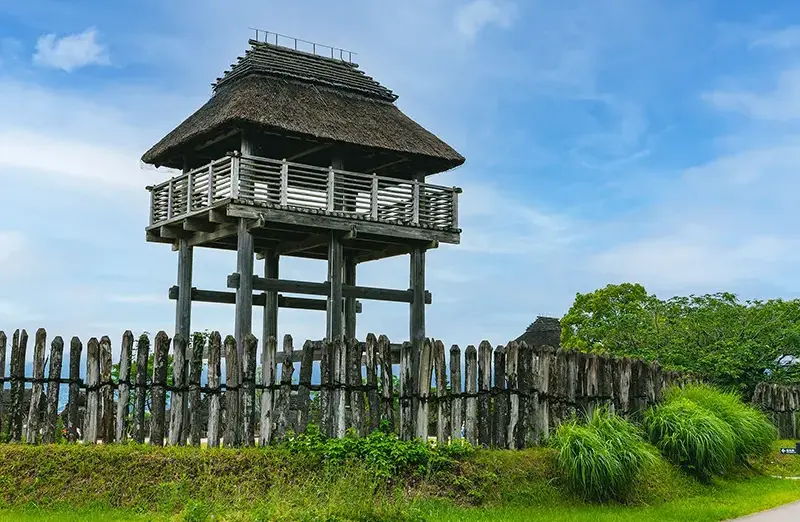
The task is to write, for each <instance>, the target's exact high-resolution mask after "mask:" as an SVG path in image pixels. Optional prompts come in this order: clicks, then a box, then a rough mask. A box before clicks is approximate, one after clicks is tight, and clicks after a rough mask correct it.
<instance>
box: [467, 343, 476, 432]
mask: <svg viewBox="0 0 800 522" xmlns="http://www.w3.org/2000/svg"><path fill="white" fill-rule="evenodd" d="M464 373H465V377H466V379H465V386H464V391H465V393H466V394H467V399H466V408H465V412H464V438H465V439H467V442H469V443H470V444H473V445H474V444H477V443H478V399H477V393H478V351H477V350H476V349H475V347H474V346H472V345H469V346H467V349H466V350H465V351H464Z"/></svg>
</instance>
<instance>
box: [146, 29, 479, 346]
mask: <svg viewBox="0 0 800 522" xmlns="http://www.w3.org/2000/svg"><path fill="white" fill-rule="evenodd" d="M262 36H263V38H261V37H262ZM279 38H283V41H280V40H279ZM287 40H288V44H287V43H285V42H286V41H287ZM249 45H250V48H249V49H248V50H247V51H246V53H245V55H244V56H243V57H239V58H238V61H237V62H236V63H235V64H233V65H232V66H231V67H230V69H229V70H227V71H225V73H224V74H223V76H222V77H221V78H217V81H216V82H215V83H214V84H213V95H212V96H211V98H210V99H209V101H208V102H207V103H206V104H205V105H203V106H202V107H200V109H198V110H197V111H196V112H195V113H194V114H192V115H191V116H189V117H188V118H187V119H186V120H185V121H184V122H183V123H181V124H180V125H178V127H176V128H175V129H174V130H173V131H172V132H170V133H169V134H167V135H166V136H165V137H164V138H163V139H161V141H159V142H158V143H156V144H155V145H154V146H153V147H152V148H151V149H150V150H148V151H147V152H146V153H145V154H144V156H142V161H144V162H145V163H148V164H151V165H155V166H166V167H171V168H174V169H180V170H181V171H182V173H181V174H179V175H176V176H174V177H172V178H171V179H169V180H167V181H164V182H163V183H160V184H158V185H155V186H151V187H148V190H149V191H150V198H151V199H150V223H149V225H148V226H147V228H146V235H147V240H148V241H154V242H160V243H169V244H171V245H173V250H176V251H177V252H178V284H177V285H176V286H174V287H173V288H172V289H170V297H171V298H172V299H176V300H177V306H176V309H177V312H176V319H175V332H176V334H182V335H184V336H186V338H188V336H189V334H190V321H191V302H192V301H205V302H218V303H231V304H235V306H236V311H235V329H234V332H235V337H236V340H237V343H238V345H239V347H240V349H241V347H242V340H243V339H244V336H245V335H247V334H248V333H251V332H252V324H251V323H252V310H253V306H254V305H256V306H263V307H264V326H263V337H262V339H267V338H268V337H269V336H277V335H278V309H279V308H281V307H284V308H301V309H311V310H325V311H326V316H327V328H326V336H327V338H328V339H333V338H334V337H335V336H339V335H345V336H347V337H349V338H353V337H355V332H356V312H357V311H359V310H360V305H361V303H360V301H357V300H359V299H365V300H369V299H375V300H383V301H397V302H405V303H409V305H410V330H409V339H410V341H411V342H412V343H413V344H417V343H419V342H421V341H422V340H423V339H424V337H425V304H426V303H430V299H431V297H430V294H429V293H428V292H426V290H425V253H426V251H427V250H429V249H431V248H435V247H436V246H438V244H439V243H440V242H442V243H454V244H455V243H459V240H460V234H461V230H460V229H459V227H458V194H459V193H460V192H461V190H460V189H458V188H456V187H444V186H438V185H433V184H429V183H427V182H426V178H427V176H431V175H433V174H436V173H439V172H442V171H445V170H448V169H451V168H453V167H456V166H458V165H461V164H462V163H463V162H464V158H463V157H462V156H461V155H460V154H459V153H457V152H456V151H455V150H453V149H452V148H451V147H450V146H448V145H447V144H446V143H444V142H443V141H441V140H440V139H439V138H437V137H436V136H435V135H433V134H432V133H431V132H429V131H427V130H426V129H424V128H423V127H422V126H420V125H419V124H417V123H416V122H414V121H413V120H412V119H410V118H409V117H408V116H406V115H405V114H403V113H402V112H401V111H400V110H399V109H398V108H397V106H396V105H395V104H394V102H395V100H396V99H397V96H396V95H395V94H394V93H392V91H390V90H389V89H387V88H386V87H383V86H382V85H380V84H379V83H378V82H377V81H375V80H373V79H372V78H371V77H369V76H367V75H366V74H364V72H363V71H361V70H360V69H359V67H358V65H357V64H355V63H353V60H352V57H353V54H354V53H351V52H350V51H346V50H344V49H338V48H333V47H328V46H323V45H320V44H316V43H312V42H307V41H303V40H298V39H294V38H288V37H283V35H277V34H275V33H269V32H264V31H256V38H255V39H251V40H250V41H249ZM195 247H206V248H218V249H228V250H235V251H236V252H237V264H236V271H235V272H234V273H233V274H231V275H230V276H228V278H227V287H228V288H229V289H231V290H232V291H222V292H221V291H209V290H198V289H196V288H193V287H192V258H193V249H194V248H195ZM398 255H410V259H411V263H410V285H409V288H408V289H385V288H372V287H365V286H358V285H357V284H356V272H357V270H356V269H357V266H358V265H359V264H360V263H364V262H367V261H374V260H379V259H384V258H388V257H392V256H398ZM283 256H296V257H305V258H312V259H323V260H327V262H328V277H327V280H326V281H324V282H310V281H292V280H286V279H281V278H280V277H279V272H280V270H279V261H280V258H281V257H283ZM255 257H258V258H259V259H263V261H264V268H263V274H264V275H263V277H262V276H257V275H255V274H254V258H255ZM254 291H257V292H259V293H257V294H254ZM284 294H305V295H316V296H324V299H320V298H298V297H291V296H287V295H284Z"/></svg>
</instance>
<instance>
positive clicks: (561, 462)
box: [551, 408, 655, 501]
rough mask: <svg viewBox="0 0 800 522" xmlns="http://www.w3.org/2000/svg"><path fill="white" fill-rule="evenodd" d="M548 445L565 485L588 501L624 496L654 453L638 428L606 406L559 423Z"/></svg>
mask: <svg viewBox="0 0 800 522" xmlns="http://www.w3.org/2000/svg"><path fill="white" fill-rule="evenodd" d="M551 444H552V445H553V447H554V448H555V449H556V450H557V451H558V454H557V456H556V467H557V469H558V470H559V471H560V472H561V475H562V477H563V478H564V480H565V482H566V483H567V485H568V486H569V487H570V489H572V490H573V491H574V492H576V493H578V494H579V495H581V496H582V497H583V498H584V499H587V500H597V501H603V500H609V499H624V498H625V497H626V496H627V495H628V493H629V492H630V490H631V487H632V486H633V484H634V482H635V481H636V479H637V477H638V476H639V474H640V473H641V472H642V471H643V470H644V469H645V468H646V467H647V466H649V465H651V464H652V463H654V462H655V452H654V451H653V449H652V448H651V447H650V446H649V445H648V444H647V443H646V442H645V441H644V440H643V439H642V434H641V433H640V432H639V430H638V428H637V427H636V426H634V425H633V424H631V423H630V422H628V421H626V420H625V419H623V418H622V417H620V416H618V415H616V414H614V413H610V412H609V411H608V410H607V409H605V408H600V409H597V410H595V411H594V412H593V413H592V414H591V415H590V416H589V417H588V419H587V420H586V422H585V423H582V422H580V421H578V420H572V421H568V422H565V423H563V424H561V426H559V428H558V430H557V431H556V432H555V434H554V436H553V437H551Z"/></svg>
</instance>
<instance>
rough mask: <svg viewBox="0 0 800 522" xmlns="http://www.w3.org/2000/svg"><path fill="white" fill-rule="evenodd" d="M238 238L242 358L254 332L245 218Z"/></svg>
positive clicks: (238, 331)
mask: <svg viewBox="0 0 800 522" xmlns="http://www.w3.org/2000/svg"><path fill="white" fill-rule="evenodd" d="M237 239H238V243H237V247H236V270H237V273H238V274H239V286H238V287H237V288H236V327H235V330H234V336H235V340H236V347H237V350H238V355H239V360H241V356H242V351H243V350H244V338H245V336H246V335H247V334H249V333H253V255H254V253H253V235H252V234H251V233H250V231H249V230H248V227H247V222H246V221H245V220H244V219H240V220H239V228H238V237H237ZM226 356H227V354H226ZM226 445H227V443H226Z"/></svg>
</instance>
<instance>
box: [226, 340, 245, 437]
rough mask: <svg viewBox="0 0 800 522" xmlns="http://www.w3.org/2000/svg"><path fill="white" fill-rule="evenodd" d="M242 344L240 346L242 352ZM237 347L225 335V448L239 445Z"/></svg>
mask: <svg viewBox="0 0 800 522" xmlns="http://www.w3.org/2000/svg"><path fill="white" fill-rule="evenodd" d="M243 348H244V346H242V350H241V351H242V352H243V351H244V350H243ZM239 350H240V349H239V348H238V347H237V346H236V340H235V339H234V338H233V337H232V336H230V335H228V336H226V337H225V373H226V376H225V438H224V439H223V444H224V445H225V447H226V448H234V447H236V446H238V445H239V441H240V438H239V433H240V431H241V426H240V424H241V419H240V416H239V411H240V410H239V406H240V404H241V403H240V401H239V386H240V385H241V383H242V381H241V367H242V366H241V362H240V360H239Z"/></svg>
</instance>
